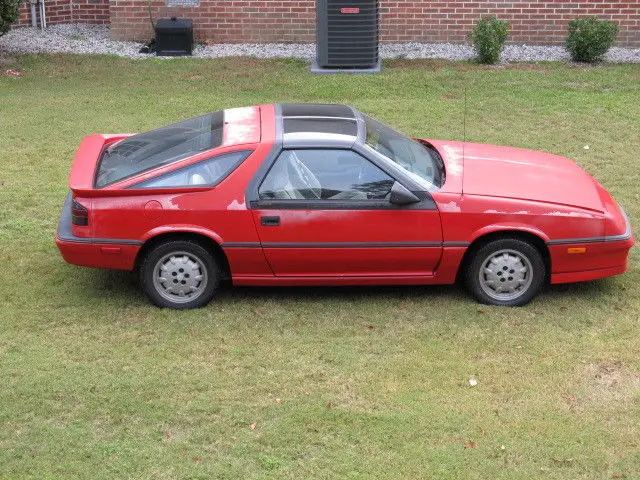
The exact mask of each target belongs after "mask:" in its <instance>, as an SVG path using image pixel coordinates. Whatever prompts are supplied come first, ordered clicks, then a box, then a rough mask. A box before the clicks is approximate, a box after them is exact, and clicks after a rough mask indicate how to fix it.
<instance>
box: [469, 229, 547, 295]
mask: <svg viewBox="0 0 640 480" xmlns="http://www.w3.org/2000/svg"><path fill="white" fill-rule="evenodd" d="M545 278H546V266H545V263H544V260H543V258H542V255H540V252H539V251H538V249H536V248H535V247H534V246H533V245H531V244H530V243H528V242H526V241H524V240H520V239H516V238H503V239H499V240H494V241H492V242H489V243H487V244H486V245H483V246H482V247H480V248H479V249H478V251H477V252H475V254H474V256H473V258H472V260H471V263H470V264H469V268H468V269H467V271H466V272H465V279H466V283H467V286H468V288H469V290H471V292H472V293H473V294H474V295H475V297H476V298H477V299H478V300H479V301H480V302H482V303H486V304H489V305H502V306H511V307H515V306H520V305H524V304H526V303H527V302H529V301H530V300H531V299H532V298H533V297H535V296H536V295H537V294H538V293H539V292H540V290H541V289H542V286H543V285H544V281H545Z"/></svg>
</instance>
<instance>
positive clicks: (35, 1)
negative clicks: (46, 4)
mask: <svg viewBox="0 0 640 480" xmlns="http://www.w3.org/2000/svg"><path fill="white" fill-rule="evenodd" d="M29 3H30V4H31V26H32V27H33V28H36V27H37V26H38V21H37V17H36V5H37V4H38V0H29Z"/></svg>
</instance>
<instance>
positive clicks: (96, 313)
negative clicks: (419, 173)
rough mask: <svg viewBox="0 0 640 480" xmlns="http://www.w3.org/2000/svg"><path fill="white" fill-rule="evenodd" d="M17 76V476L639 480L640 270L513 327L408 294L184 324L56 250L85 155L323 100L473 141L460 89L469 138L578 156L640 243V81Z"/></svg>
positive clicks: (234, 296) (58, 64)
mask: <svg viewBox="0 0 640 480" xmlns="http://www.w3.org/2000/svg"><path fill="white" fill-rule="evenodd" d="M0 62H2V63H4V65H3V67H2V69H0V72H1V71H4V70H5V69H7V68H11V69H14V70H19V71H23V72H24V76H23V77H19V78H13V77H11V78H10V77H6V76H0V478H37V479H47V478H51V479H54V478H92V479H93V478H98V479H101V478H105V479H111V478H148V479H162V478H203V479H204V478H331V479H333V478H342V477H347V478H452V479H454V478H479V479H500V478H501V479H514V478H549V479H578V478H598V479H609V478H640V356H639V353H640V323H639V318H640V288H639V287H638V285H639V284H640V254H639V252H638V250H637V249H634V250H633V252H632V255H631V261H630V271H629V272H628V273H626V274H625V275H623V276H619V277H615V278H611V279H607V280H603V281H597V282H590V283H586V284H580V285H573V286H556V287H551V288H549V289H547V291H546V292H545V293H543V294H542V295H541V296H539V297H538V298H537V299H535V300H534V301H533V302H532V303H531V304H529V305H528V306H526V307H523V308H517V309H508V308H492V307H487V306H483V305H479V304H477V303H475V301H474V300H472V299H471V297H470V296H468V295H467V294H466V293H465V292H464V290H462V289H461V288H459V287H424V288H418V287H416V288H344V289H339V288H319V289H306V288H301V289H292V288H287V289H284V288H273V289H267V288H264V289H259V288H251V289H250V288H246V289H226V290H223V291H222V292H221V293H220V295H219V296H218V298H217V300H216V301H215V302H214V303H212V304H210V305H209V306H208V307H206V308H204V309H200V310H195V311H171V310H161V309H158V308H155V307H153V306H151V305H150V304H149V302H148V301H147V300H146V298H145V297H144V296H143V295H142V293H141V292H140V291H139V290H138V288H137V285H136V282H135V279H134V278H133V277H132V275H130V274H127V273H123V272H108V271H97V270H91V269H85V268H80V267H73V266H70V265H67V264H65V263H64V262H63V260H62V258H61V257H60V256H59V254H58V252H57V249H56V247H55V245H54V243H53V237H54V232H55V228H56V225H57V220H58V214H59V209H60V206H61V204H62V201H63V199H64V196H65V194H66V191H67V187H66V179H67V175H68V172H69V167H70V163H71V160H72V157H73V154H74V150H75V148H76V147H77V145H78V143H79V142H80V139H81V138H82V137H83V136H84V135H87V134H90V133H96V132H114V133H115V132H135V131H140V130H144V129H150V128H153V127H157V126H161V125H164V124H166V123H169V122H172V121H176V120H178V119H182V118H187V117H190V116H193V115H196V114H200V113H204V112H208V111H213V110H218V109H222V108H227V107H233V106H242V105H252V104H256V103H270V102H298V101H300V102H302V101H308V102H334V103H336V102H342V103H347V104H352V105H354V106H356V107H358V108H360V109H362V110H364V111H365V112H369V113H371V114H373V115H375V116H378V117H380V118H381V119H383V120H385V121H386V122H387V123H390V124H392V125H394V126H396V127H398V128H400V129H402V130H404V131H406V132H407V133H410V134H412V135H416V136H423V137H432V138H445V139H457V140H461V139H463V137H464V128H463V123H464V122H463V117H464V115H463V112H464V104H465V95H464V92H465V89H466V92H467V100H466V104H467V111H468V114H467V119H466V136H467V139H468V140H471V141H477V142H486V143H497V144H505V145H512V146H518V147H526V148H534V149H539V150H545V151H550V152H553V153H557V154H560V155H565V156H569V157H571V158H574V159H575V160H576V161H577V162H578V163H579V164H580V165H581V166H582V167H584V168H585V169H586V170H587V171H588V172H589V173H591V174H593V175H594V176H595V177H596V178H598V180H599V181H600V182H601V183H602V184H603V185H604V186H605V187H606V188H608V189H609V191H611V192H612V193H613V194H614V196H615V197H616V199H617V200H618V201H619V202H620V203H621V204H622V205H623V206H624V207H625V208H626V210H627V211H628V213H629V214H630V217H631V220H632V222H633V223H634V225H635V226H636V228H638V226H639V225H640V190H639V187H638V186H639V185H640V154H639V152H640V65H635V66H633V65H631V66H629V65H620V66H599V67H576V66H566V65H561V64H536V65H533V64H531V65H529V64H523V65H519V66H508V67H506V68H486V67H480V66H475V65H473V64H467V63H445V62H422V61H396V62H391V63H386V64H385V65H384V70H383V73H382V74H380V75H371V76H365V75H362V76H342V75H341V76H311V75H310V74H309V73H308V67H307V66H306V65H305V64H303V63H300V62H298V61H291V60H289V61H287V60H278V61H261V60H254V59H224V60H194V59H176V60H171V61H160V60H158V61H153V60H150V61H130V60H125V59H119V58H111V57H79V56H26V57H11V58H9V57H5V58H1V59H0ZM585 146H589V149H585ZM471 378H475V379H477V381H478V384H477V385H476V386H475V387H472V386H470V384H469V379H471ZM252 425H253V427H254V428H252V427H251V426H252Z"/></svg>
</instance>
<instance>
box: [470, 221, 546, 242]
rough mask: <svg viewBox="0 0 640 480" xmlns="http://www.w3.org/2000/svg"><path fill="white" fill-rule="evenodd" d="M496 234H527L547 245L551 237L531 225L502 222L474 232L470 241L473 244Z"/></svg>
mask: <svg viewBox="0 0 640 480" xmlns="http://www.w3.org/2000/svg"><path fill="white" fill-rule="evenodd" d="M496 232H525V233H529V234H532V235H535V236H536V237H539V238H540V239H541V240H542V241H544V242H545V243H546V242H548V241H549V236H548V235H547V234H546V233H544V232H543V231H542V230H540V229H539V228H536V227H533V226H531V225H527V224H525V223H518V222H500V223H493V224H491V225H486V226H484V227H482V228H479V229H478V230H476V231H474V232H473V233H472V234H471V235H470V241H471V243H473V242H474V241H476V240H477V239H478V238H480V237H483V236H485V235H487V234H490V233H496Z"/></svg>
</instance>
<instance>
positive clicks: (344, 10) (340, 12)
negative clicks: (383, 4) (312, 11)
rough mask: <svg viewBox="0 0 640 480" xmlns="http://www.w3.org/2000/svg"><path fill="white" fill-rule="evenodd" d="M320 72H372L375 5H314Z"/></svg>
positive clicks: (326, 1) (348, 1)
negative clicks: (338, 70)
mask: <svg viewBox="0 0 640 480" xmlns="http://www.w3.org/2000/svg"><path fill="white" fill-rule="evenodd" d="M316 9H317V11H316V15H317V17H316V23H317V28H316V37H317V38H316V41H317V49H318V50H317V62H318V66H319V67H320V68H372V67H375V65H376V64H377V62H378V1H377V0H317V1H316Z"/></svg>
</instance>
